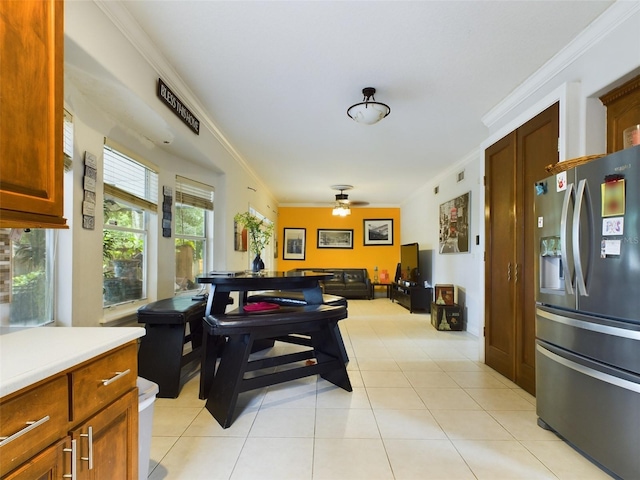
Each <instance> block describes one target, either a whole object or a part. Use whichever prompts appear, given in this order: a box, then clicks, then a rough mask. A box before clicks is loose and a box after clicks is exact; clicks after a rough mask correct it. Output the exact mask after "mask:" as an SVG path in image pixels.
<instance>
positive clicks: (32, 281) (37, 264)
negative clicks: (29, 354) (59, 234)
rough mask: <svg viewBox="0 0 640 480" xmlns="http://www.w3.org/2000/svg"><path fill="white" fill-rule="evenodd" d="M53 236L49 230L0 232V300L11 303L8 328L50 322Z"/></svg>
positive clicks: (51, 317) (4, 230) (51, 309)
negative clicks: (0, 292) (0, 289)
mask: <svg viewBox="0 0 640 480" xmlns="http://www.w3.org/2000/svg"><path fill="white" fill-rule="evenodd" d="M53 235H54V233H53V231H52V230H41V229H27V230H18V229H14V230H10V229H2V230H0V277H1V279H2V284H3V289H2V296H1V297H0V298H1V300H0V301H1V302H3V303H6V302H8V301H10V302H11V305H10V309H9V325H13V326H22V325H25V326H26V325H28V326H35V325H43V324H45V323H50V322H52V321H53V259H52V254H51V252H52V251H53V249H52V248H51V245H53ZM9 279H10V283H9V282H8V280H9ZM7 284H8V285H10V291H11V294H10V295H9V291H8V290H9V289H8V288H4V285H7Z"/></svg>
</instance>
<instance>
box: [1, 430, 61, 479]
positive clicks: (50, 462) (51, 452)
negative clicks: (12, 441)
mask: <svg viewBox="0 0 640 480" xmlns="http://www.w3.org/2000/svg"><path fill="white" fill-rule="evenodd" d="M71 453H72V450H71V441H70V440H69V437H65V438H63V439H62V440H60V441H58V442H57V443H55V444H54V445H51V446H50V447H49V448H45V449H44V450H43V451H42V452H41V453H39V454H38V455H36V456H35V457H34V458H32V459H31V460H29V461H28V462H26V463H25V464H23V465H22V466H21V467H20V468H18V469H17V470H15V471H14V472H13V473H11V474H9V475H7V476H6V477H3V479H4V480H34V479H37V480H58V479H61V478H71V459H72V458H73V457H72V455H71Z"/></svg>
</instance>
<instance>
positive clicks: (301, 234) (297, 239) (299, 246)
mask: <svg viewBox="0 0 640 480" xmlns="http://www.w3.org/2000/svg"><path fill="white" fill-rule="evenodd" d="M306 236H307V229H306V228H285V229H284V235H283V237H284V242H283V248H282V259H283V260H304V254H305V249H306V247H307V245H306V243H307V242H306Z"/></svg>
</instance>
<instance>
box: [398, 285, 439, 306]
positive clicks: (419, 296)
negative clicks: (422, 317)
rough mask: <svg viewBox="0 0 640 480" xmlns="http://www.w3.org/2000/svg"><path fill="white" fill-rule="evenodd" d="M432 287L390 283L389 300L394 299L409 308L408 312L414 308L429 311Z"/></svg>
mask: <svg viewBox="0 0 640 480" xmlns="http://www.w3.org/2000/svg"><path fill="white" fill-rule="evenodd" d="M432 296H433V289H432V288H431V287H427V288H425V287H421V286H415V287H407V286H404V285H401V284H399V283H393V284H392V285H391V301H394V300H395V301H396V302H398V303H399V304H400V305H402V306H403V307H405V308H407V309H409V312H410V313H413V311H414V310H424V311H426V312H429V311H430V308H431V298H432Z"/></svg>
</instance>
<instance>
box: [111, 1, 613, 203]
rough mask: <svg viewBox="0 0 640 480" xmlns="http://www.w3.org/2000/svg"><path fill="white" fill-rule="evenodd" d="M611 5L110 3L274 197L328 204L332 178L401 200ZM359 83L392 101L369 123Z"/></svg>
mask: <svg viewBox="0 0 640 480" xmlns="http://www.w3.org/2000/svg"><path fill="white" fill-rule="evenodd" d="M105 3H109V2H105ZM611 3H612V2H611V1H595V0H589V1H513V0H512V1H409V2H404V1H187V0H180V1H178V0H173V1H166V0H165V1H152V0H147V1H125V2H122V4H123V5H124V6H125V8H126V9H127V10H128V12H130V14H131V15H132V16H133V17H134V19H135V21H136V22H137V23H138V24H139V25H140V28H141V29H142V30H143V31H144V32H146V34H147V35H148V36H149V38H150V39H151V42H152V43H153V44H154V45H155V47H156V48H157V49H158V51H159V52H160V53H161V55H162V56H163V57H164V58H165V59H166V60H167V61H168V63H169V64H171V65H172V66H173V68H174V69H175V71H176V72H177V73H178V75H179V76H180V78H181V79H182V81H183V82H184V84H185V85H187V87H188V88H189V89H190V91H191V92H193V94H194V95H195V97H196V98H197V99H198V100H199V102H200V106H201V107H202V108H203V110H204V111H205V112H206V114H207V116H208V117H209V118H210V119H211V120H212V121H213V123H214V124H215V125H216V126H217V127H218V129H219V130H220V131H221V132H222V134H223V135H224V137H225V138H226V139H227V141H228V142H229V143H230V144H231V145H232V146H233V148H234V149H235V150H236V151H237V152H238V154H239V156H240V157H241V158H242V159H243V160H244V161H245V162H246V163H247V164H249V165H250V166H251V168H252V169H253V170H254V171H255V172H256V174H257V176H258V177H259V178H260V179H261V180H262V181H263V183H264V184H265V185H266V186H267V187H268V188H269V190H270V191H271V192H272V193H273V194H274V195H275V197H276V199H277V201H278V202H279V204H280V205H286V204H316V203H317V204H327V203H328V202H330V201H331V200H332V199H333V196H334V194H335V193H337V192H335V191H332V190H331V188H330V186H331V185H334V184H351V185H353V186H354V187H355V188H354V189H353V190H351V191H350V192H348V193H349V195H350V199H351V200H356V201H367V202H370V203H371V205H400V204H401V203H402V202H403V200H405V199H406V198H407V197H408V196H409V195H410V194H411V192H413V191H414V190H415V189H417V188H420V187H421V186H423V185H424V184H425V183H427V182H428V181H429V179H431V178H433V177H434V176H436V175H438V173H440V172H442V171H443V170H445V169H447V168H449V167H450V166H451V165H452V164H453V163H455V162H458V161H460V160H462V159H463V158H464V157H465V156H467V155H468V154H470V153H471V152H472V151H473V150H474V149H477V148H478V147H479V145H480V143H481V142H482V141H483V140H484V139H486V138H487V136H488V130H487V128H486V126H485V125H483V123H482V117H483V116H484V115H485V114H487V113H488V112H489V111H490V110H491V109H492V108H493V107H494V106H496V105H497V104H498V103H499V102H500V101H501V100H503V99H504V98H505V97H506V96H507V95H508V94H509V93H510V92H512V91H513V90H514V89H515V88H516V87H517V86H518V85H520V84H521V83H522V82H523V81H524V80H525V79H527V78H528V77H529V76H530V75H531V74H532V73H534V72H535V71H536V70H538V69H539V68H540V67H541V66H543V65H544V64H545V62H547V61H548V60H549V59H551V57H553V56H554V55H555V54H556V53H557V52H559V51H560V50H561V49H562V48H563V47H565V46H566V45H567V44H568V43H569V42H570V41H571V40H572V39H573V38H574V37H575V36H576V35H577V34H578V33H579V32H580V31H582V30H583V29H584V28H585V27H586V26H588V25H589V24H590V23H591V22H592V21H593V20H594V19H595V18H596V17H598V16H599V15H600V14H601V13H602V12H603V11H604V10H605V9H606V8H607V7H608V6H610V5H611ZM368 86H371V87H375V88H376V89H377V93H376V100H378V101H380V102H383V103H386V104H388V105H389V106H390V107H391V114H390V115H389V116H388V117H387V118H386V119H384V120H382V121H381V122H380V123H378V124H376V125H372V126H366V125H360V124H356V123H355V122H354V121H352V120H351V119H349V118H348V117H347V115H346V110H347V108H348V107H349V106H350V105H351V104H353V103H357V102H359V101H361V100H362V93H361V92H362V88H364V87H368ZM178 95H179V92H178ZM179 96H180V95H179ZM185 129H186V127H185ZM185 135H186V133H185Z"/></svg>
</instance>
